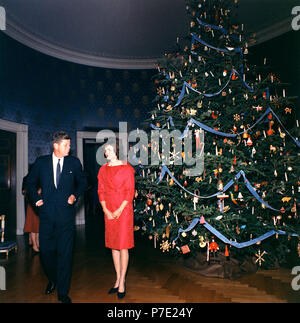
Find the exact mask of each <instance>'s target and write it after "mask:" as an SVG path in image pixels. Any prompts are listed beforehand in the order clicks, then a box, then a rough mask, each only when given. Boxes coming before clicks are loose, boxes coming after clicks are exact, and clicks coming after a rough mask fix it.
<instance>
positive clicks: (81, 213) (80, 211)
mask: <svg viewBox="0 0 300 323" xmlns="http://www.w3.org/2000/svg"><path fill="white" fill-rule="evenodd" d="M97 133H98V132H92V131H77V132H76V148H77V157H78V159H79V160H80V162H81V165H82V167H83V168H84V164H83V140H84V139H95V140H96V136H97ZM76 224H77V225H80V224H85V209H84V197H83V196H81V197H80V198H79V201H78V203H77V211H76Z"/></svg>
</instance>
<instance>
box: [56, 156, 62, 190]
mask: <svg viewBox="0 0 300 323" xmlns="http://www.w3.org/2000/svg"><path fill="white" fill-rule="evenodd" d="M60 175H61V169H60V159H59V160H58V162H57V166H56V187H58V183H59V179H60Z"/></svg>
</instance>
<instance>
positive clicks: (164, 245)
mask: <svg viewBox="0 0 300 323" xmlns="http://www.w3.org/2000/svg"><path fill="white" fill-rule="evenodd" d="M170 248H171V243H170V242H169V241H168V240H166V241H164V240H163V241H162V243H161V244H160V249H161V250H162V252H165V251H169V250H170Z"/></svg>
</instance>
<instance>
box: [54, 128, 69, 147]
mask: <svg viewBox="0 0 300 323" xmlns="http://www.w3.org/2000/svg"><path fill="white" fill-rule="evenodd" d="M65 139H67V140H68V139H71V137H70V136H69V134H68V133H67V132H65V131H56V132H55V133H54V134H53V137H52V144H59V143H60V142H61V141H62V140H65Z"/></svg>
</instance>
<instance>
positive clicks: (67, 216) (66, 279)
mask: <svg viewBox="0 0 300 323" xmlns="http://www.w3.org/2000/svg"><path fill="white" fill-rule="evenodd" d="M52 144H53V153H52V155H47V156H41V157H39V158H37V159H36V161H35V163H34V165H33V167H32V169H31V171H30V172H29V175H28V178H27V189H28V194H29V197H30V198H31V200H32V201H33V202H34V203H35V204H36V205H37V206H38V207H39V216H40V232H39V233H40V236H39V240H40V252H41V257H42V261H43V263H44V267H45V270H46V273H47V276H48V279H49V283H48V286H47V288H46V294H51V293H52V292H53V291H54V290H55V288H56V286H57V294H58V300H59V301H61V302H63V303H71V299H70V297H69V296H68V293H69V288H70V282H71V263H72V250H73V240H74V231H75V206H74V203H75V201H76V200H77V199H78V197H79V196H80V195H81V194H82V193H83V192H84V190H85V189H86V187H87V180H86V176H85V174H84V172H83V170H82V166H81V163H80V161H79V159H78V158H76V157H72V156H68V155H69V151H70V144H71V139H70V137H69V135H68V134H67V133H66V132H63V131H58V132H56V133H55V134H54V135H53V140H52ZM37 187H41V190H42V192H41V196H40V195H38V193H37Z"/></svg>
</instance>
